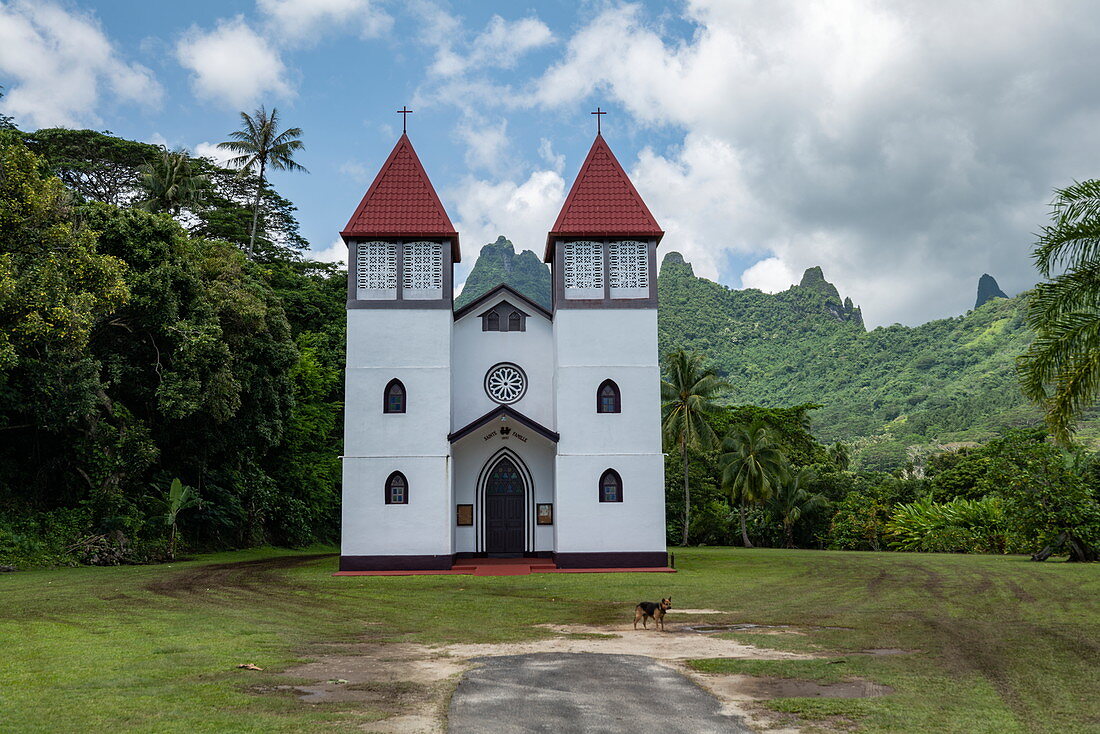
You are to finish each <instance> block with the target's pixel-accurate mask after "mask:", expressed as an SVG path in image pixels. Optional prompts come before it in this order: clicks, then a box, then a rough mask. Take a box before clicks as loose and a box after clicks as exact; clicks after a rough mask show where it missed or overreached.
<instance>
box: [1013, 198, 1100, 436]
mask: <svg viewBox="0 0 1100 734" xmlns="http://www.w3.org/2000/svg"><path fill="white" fill-rule="evenodd" d="M1055 193H1056V197H1055V200H1054V202H1053V204H1052V206H1053V211H1052V219H1053V223H1052V224H1050V225H1049V226H1046V227H1044V228H1043V229H1042V232H1041V233H1040V235H1039V240H1038V243H1037V246H1036V248H1035V251H1034V252H1033V253H1032V258H1033V259H1034V260H1035V264H1036V267H1038V269H1039V272H1041V273H1042V274H1043V277H1044V278H1048V279H1049V280H1047V281H1046V282H1044V283H1040V284H1039V285H1038V286H1036V287H1035V290H1034V291H1033V292H1032V294H1031V296H1030V298H1029V301H1028V315H1027V320H1028V324H1029V326H1031V328H1032V329H1033V330H1034V331H1035V340H1034V341H1033V342H1032V344H1031V347H1030V348H1029V349H1028V351H1027V352H1026V353H1025V354H1024V355H1022V356H1021V357H1020V358H1019V359H1018V361H1017V367H1018V371H1019V374H1020V378H1021V382H1022V384H1023V390H1024V393H1025V394H1026V395H1027V396H1028V397H1029V398H1031V399H1032V400H1034V401H1036V402H1037V403H1039V404H1041V405H1042V406H1043V407H1044V408H1045V409H1046V420H1047V424H1048V425H1049V426H1050V430H1051V433H1052V434H1053V435H1054V437H1055V439H1056V440H1057V441H1058V442H1059V443H1062V444H1066V443H1068V442H1069V440H1070V437H1071V436H1072V434H1073V431H1074V430H1075V427H1076V423H1077V420H1078V419H1079V418H1080V416H1081V413H1082V412H1083V411H1084V410H1085V409H1086V408H1088V407H1089V406H1091V405H1093V404H1095V402H1096V400H1097V398H1098V397H1100V180H1090V181H1081V182H1076V183H1074V184H1073V185H1072V186H1068V187H1066V188H1064V189H1058V190H1056V192H1055ZM1056 271H1061V274H1059V275H1057V276H1055V277H1053V278H1052V277H1051V273H1052V272H1056Z"/></svg>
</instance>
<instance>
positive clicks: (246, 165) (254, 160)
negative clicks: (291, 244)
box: [218, 106, 308, 257]
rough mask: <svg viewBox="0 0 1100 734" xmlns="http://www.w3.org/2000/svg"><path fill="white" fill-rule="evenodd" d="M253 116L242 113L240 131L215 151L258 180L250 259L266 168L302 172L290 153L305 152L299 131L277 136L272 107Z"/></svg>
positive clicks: (253, 211) (250, 242) (275, 115)
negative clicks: (224, 153) (228, 153)
mask: <svg viewBox="0 0 1100 734" xmlns="http://www.w3.org/2000/svg"><path fill="white" fill-rule="evenodd" d="M254 115H255V116H253V115H249V114H248V113H247V112H242V113H241V121H242V122H243V123H244V125H243V127H242V128H241V129H240V130H234V131H233V132H231V133H229V137H231V138H233V139H232V140H228V141H226V142H224V143H218V147H219V148H221V149H222V150H228V151H231V152H233V153H236V154H237V155H236V157H234V158H230V159H229V165H231V166H233V167H234V168H239V169H240V170H241V173H242V174H243V173H244V172H245V171H255V172H257V175H258V176H259V178H258V179H257V181H256V198H255V199H254V200H253V202H252V234H251V235H250V236H249V239H248V256H249V257H252V251H253V249H255V247H256V225H257V223H258V222H259V217H260V195H261V194H262V193H263V188H264V180H265V176H266V174H267V167H268V166H271V167H272V168H274V169H275V170H277V171H305V170H306V169H305V167H304V166H301V165H299V164H298V162H297V161H295V160H294V153H295V152H296V151H299V150H302V149H303V148H305V144H304V143H302V141H301V140H299V137H301V135H302V128H300V127H292V128H289V129H287V130H283V131H282V132H279V110H277V109H276V108H274V107H272V108H271V113H270V114H268V112H267V110H265V109H264V108H263V107H262V106H261V107H260V109H258V110H256V112H255V113H254ZM306 173H308V171H306Z"/></svg>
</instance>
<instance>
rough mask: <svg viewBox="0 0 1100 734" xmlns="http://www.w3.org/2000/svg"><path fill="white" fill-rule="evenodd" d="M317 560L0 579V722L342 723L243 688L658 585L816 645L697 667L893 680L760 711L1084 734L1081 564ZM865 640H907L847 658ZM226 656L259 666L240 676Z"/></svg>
mask: <svg viewBox="0 0 1100 734" xmlns="http://www.w3.org/2000/svg"><path fill="white" fill-rule="evenodd" d="M331 553H332V550H331V549H312V550H311V551H308V552H302V551H297V552H291V551H281V550H271V549H266V550H260V551H248V552H238V553H231V554H220V555H212V556H205V557H202V558H200V559H197V560H195V561H191V562H186V563H176V564H172V565H168V566H143V567H119V568H75V569H59V570H40V571H26V572H20V573H14V574H5V575H2V576H0V645H2V648H0V731H3V732H21V731H50V732H54V731H61V732H68V731H74V732H75V731H89V730H108V729H110V730H119V729H127V730H141V731H157V732H227V731H256V732H261V731H262V732H284V731H285V732H290V731H314V730H318V731H319V730H322V729H324V730H331V729H332V728H334V727H335V728H337V729H340V728H344V727H347V728H348V729H353V728H355V727H357V726H358V725H360V724H362V723H363V722H364V721H365V720H369V719H370V718H372V717H375V718H377V717H378V716H380V715H381V713H380V712H379V711H372V710H370V709H369V708H363V707H349V706H346V705H344V706H341V705H337V704H323V705H307V704H303V703H301V702H299V701H298V700H297V699H296V698H295V697H293V696H290V695H275V694H263V693H257V692H256V690H257V688H256V687H257V686H260V687H262V685H263V684H264V683H265V682H266V681H271V680H275V679H274V676H273V672H274V671H278V670H280V669H282V668H285V667H286V666H289V665H291V664H292V663H294V662H296V661H299V660H301V659H302V658H303V657H304V656H306V655H307V654H308V652H309V651H311V650H316V649H318V646H322V645H324V644H326V643H337V642H348V641H354V640H361V639H364V637H366V638H369V639H374V640H379V641H415V642H422V643H429V644H434V643H450V642H497V641H510V640H520V639H526V638H531V637H537V636H546V635H550V634H552V633H551V632H550V631H548V630H546V629H544V628H536V627H534V626H533V625H536V624H541V623H555V624H570V623H587V624H597V625H598V624H609V623H622V622H623V621H624V619H626V618H628V617H629V614H630V609H631V607H632V606H633V604H634V602H636V601H637V600H639V599H643V598H644V599H653V598H658V597H660V596H662V595H664V594H672V595H673V597H674V598H675V601H676V604H677V606H678V607H681V608H685V607H694V608H704V607H708V608H714V609H721V610H727V611H728V612H729V614H728V615H725V616H723V617H721V618H720V619H721V621H725V622H738V623H740V622H745V623H757V624H788V625H796V626H799V627H802V628H805V629H806V630H807V632H808V634H806V635H805V636H794V635H782V636H779V635H762V634H751V633H747V632H739V633H734V634H733V636H735V637H736V638H737V639H739V640H744V641H752V642H754V643H759V644H760V645H761V646H765V647H773V648H779V649H804V650H810V651H814V652H817V653H821V654H823V655H824V657H821V658H819V659H814V660H790V661H739V660H718V661H715V660H704V661H694V662H693V663H692V664H693V665H694V666H695V667H697V668H699V669H702V670H708V671H716V672H736V673H746V674H750V675H766V676H774V677H794V678H805V679H810V680H819V681H823V682H824V681H832V680H840V679H843V678H845V677H848V676H858V677H861V678H865V679H868V680H871V681H874V682H876V683H882V684H886V685H889V686H891V687H892V688H893V689H894V691H895V692H894V693H893V694H891V695H888V696H884V697H881V698H865V699H811V698H783V699H774V700H773V701H771V702H769V703H768V704H767V705H768V706H769V707H771V708H772V709H774V710H776V711H785V712H791V713H794V714H797V715H798V716H799V717H800V718H801V719H802V720H804V721H809V722H813V721H819V722H821V724H822V725H836V724H838V722H839V723H845V722H854V725H855V726H856V727H857V728H858V729H859V730H860V731H871V732H879V731H894V732H901V731H904V732H917V731H937V732H952V731H955V732H1028V731H1030V732H1098V731H1100V702H1098V700H1097V699H1098V692H1100V567H1098V566H1096V565H1091V566H1087V565H1073V564H1063V563H1049V562H1048V563H1045V564H1036V563H1030V562H1028V561H1026V560H1025V559H1023V558H1020V557H993V556H953V555H916V554H885V553H882V554H877V553H841V552H827V551H785V550H767V549H757V550H742V549H682V550H677V551H676V558H677V566H678V568H679V569H680V572H679V573H677V574H675V575H664V574H650V575H647V574H613V575H587V574H553V575H532V576H512V577H484V578H482V577H470V576H420V577H389V578H377V577H354V578H347V577H342V578H336V577H333V576H332V575H331V572H332V571H334V570H335V567H336V559H335V557H334V556H333V555H330V554H331ZM303 556H306V557H303ZM670 619H673V620H674V619H675V610H674V611H673V616H671V617H670ZM708 621H715V619H710V620H708ZM869 648H900V649H903V650H907V651H914V652H912V653H911V654H904V655H890V656H873V655H859V654H853V653H858V651H861V650H865V649H869ZM837 661H842V662H837ZM241 662H255V663H257V664H259V665H260V666H262V667H264V668H265V669H266V670H265V672H263V673H244V672H242V671H239V670H236V668H235V666H236V664H237V663H241Z"/></svg>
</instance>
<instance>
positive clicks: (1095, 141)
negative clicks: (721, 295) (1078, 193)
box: [530, 0, 1100, 324]
mask: <svg viewBox="0 0 1100 734" xmlns="http://www.w3.org/2000/svg"><path fill="white" fill-rule="evenodd" d="M684 15H685V17H684V18H683V20H686V21H687V22H688V23H690V24H693V26H694V27H693V28H691V30H690V31H689V32H688V33H687V34H684V33H679V31H678V30H677V28H676V26H671V28H672V29H673V30H672V31H670V30H669V27H668V26H664V25H661V24H660V23H661V20H660V19H659V18H651V17H649V14H648V11H647V10H645V9H644V8H643V7H642V6H640V5H634V4H620V5H613V6H610V7H605V8H604V9H603V10H600V11H598V12H597V13H596V15H595V16H594V17H591V18H590V19H589V20H588V21H587V22H585V23H583V24H582V25H581V26H580V27H579V28H578V29H577V30H576V31H575V32H574V33H573V35H572V36H571V37H570V38H568V39H567V41H566V44H565V50H564V53H563V54H561V55H560V60H559V61H557V62H556V63H554V64H553V65H552V66H551V67H550V68H548V69H547V70H546V71H545V73H544V74H542V75H541V76H540V77H539V78H538V79H536V80H535V81H534V83H533V85H532V88H531V92H530V99H531V101H532V102H533V103H534V104H535V105H536V106H537V107H538V108H540V109H543V110H556V109H561V108H562V107H570V106H572V105H577V104H588V103H589V102H590V100H589V99H586V97H590V96H593V95H599V99H600V100H602V101H603V102H604V104H605V105H606V104H607V103H608V102H613V103H614V104H616V105H618V106H619V108H620V109H622V110H624V111H626V112H627V113H628V114H629V116H630V119H631V121H633V122H634V123H636V124H640V125H641V126H642V127H643V128H644V127H651V128H663V129H669V128H671V129H674V130H682V131H683V135H684V139H683V144H682V145H681V146H679V147H678V148H676V149H674V150H665V149H659V150H644V151H643V152H642V154H641V155H640V156H639V158H638V160H637V162H636V163H635V164H634V166H633V169H634V170H633V175H634V176H636V177H637V178H636V181H635V182H636V183H637V184H638V188H639V189H640V190H641V192H642V194H643V196H644V197H645V198H646V200H647V202H648V203H649V204H650V208H651V209H653V211H654V214H655V216H657V218H658V221H660V222H661V223H662V224H663V225H664V226H665V228H666V230H668V235H667V236H666V238H665V240H664V243H663V244H664V246H665V247H668V248H669V249H676V250H683V251H684V253H685V256H686V257H687V258H688V259H689V260H693V261H694V264H696V266H697V267H696V269H697V270H698V271H700V272H701V274H707V275H708V276H710V275H713V274H715V273H717V272H721V271H722V269H723V267H726V266H728V264H729V263H731V262H733V261H737V262H742V261H744V260H745V259H746V258H751V260H750V262H751V261H752V260H758V259H760V258H764V259H767V258H768V257H775V258H778V260H779V261H781V262H782V263H783V264H784V265H785V266H786V267H787V268H788V269H790V270H791V271H792V272H795V273H797V272H800V271H801V270H802V269H803V268H805V267H808V266H811V265H822V266H823V268H824V270H825V274H826V277H828V278H829V279H830V280H832V281H833V282H835V283H836V284H837V285H838V287H839V288H840V290H841V292H842V293H846V294H847V293H850V294H851V295H852V298H853V300H855V301H856V302H857V303H859V304H860V305H862V306H863V307H864V314H865V316H866V317H867V319H868V322H869V323H872V324H881V323H890V322H892V321H895V320H899V321H903V322H906V323H915V322H919V321H923V320H926V319H928V318H934V317H939V316H946V315H950V314H957V313H960V312H962V311H964V310H966V309H967V308H969V307H970V306H971V305H972V303H973V293H974V287H975V283H976V281H977V278H978V276H979V275H980V274H981V273H983V272H990V273H992V274H994V275H995V276H996V277H997V278H998V279H999V280H1000V282H1001V283H1002V284H1003V285H1004V287H1005V288H1006V289H1008V290H1010V291H1014V292H1015V291H1019V290H1022V289H1023V288H1025V287H1027V286H1028V285H1030V284H1031V283H1034V282H1035V280H1036V274H1035V272H1034V270H1033V268H1032V266H1031V263H1030V260H1029V258H1028V256H1027V252H1028V250H1029V249H1030V247H1031V243H1032V242H1033V235H1032V232H1034V231H1035V230H1036V229H1037V228H1038V226H1040V225H1041V224H1042V223H1043V222H1044V220H1045V218H1046V202H1047V201H1048V200H1049V198H1050V189H1051V188H1052V187H1053V186H1056V185H1062V184H1065V183H1066V182H1068V181H1070V180H1073V179H1074V178H1078V179H1079V178H1086V177H1089V176H1095V171H1094V170H1091V169H1089V167H1088V164H1087V163H1086V162H1085V161H1087V160H1093V159H1095V157H1096V154H1097V152H1098V151H1100V95H1098V94H1097V91H1096V86H1095V80H1094V79H1093V78H1092V76H1091V75H1089V74H1087V73H1083V72H1082V68H1083V67H1082V66H1081V62H1082V60H1083V59H1088V58H1091V57H1092V56H1093V55H1095V49H1096V48H1097V46H1098V44H1100V14H1098V12H1097V10H1096V7H1095V5H1094V4H1091V3H1089V2H1087V1H1086V0H1066V2H1062V3H1055V4H1051V5H1044V6H1027V7H1025V6H1021V5H1018V4H1016V3H1013V2H1010V1H1009V0H994V1H993V2H988V3H979V4H963V5H958V4H934V3H933V4H926V3H918V2H915V1H910V0H892V1H890V0H888V1H886V2H882V1H880V0H828V1H826V0H817V1H816V2H786V3H779V2H774V0H746V1H745V2H740V3H730V2H727V1H725V0H690V1H689V2H688V4H687V6H686V9H685V13H684ZM674 33H678V35H673V34H674ZM743 267H744V266H743V265H741V266H738V267H737V270H740V269H741V268H743ZM737 274H738V273H737V272H736V271H735V272H732V273H724V276H725V278H726V279H727V280H735V279H736V277H737Z"/></svg>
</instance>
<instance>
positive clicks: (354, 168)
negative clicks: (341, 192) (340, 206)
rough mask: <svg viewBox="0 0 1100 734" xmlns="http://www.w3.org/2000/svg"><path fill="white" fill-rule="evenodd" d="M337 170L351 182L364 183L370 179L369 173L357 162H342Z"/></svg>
mask: <svg viewBox="0 0 1100 734" xmlns="http://www.w3.org/2000/svg"><path fill="white" fill-rule="evenodd" d="M338 170H339V171H340V173H342V174H343V175H345V176H347V177H348V178H350V179H352V180H353V181H359V182H364V181H368V180H370V177H371V172H370V171H369V170H367V167H366V166H364V165H363V164H362V163H360V162H359V161H344V162H343V163H341V164H340V168H339V169H338Z"/></svg>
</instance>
